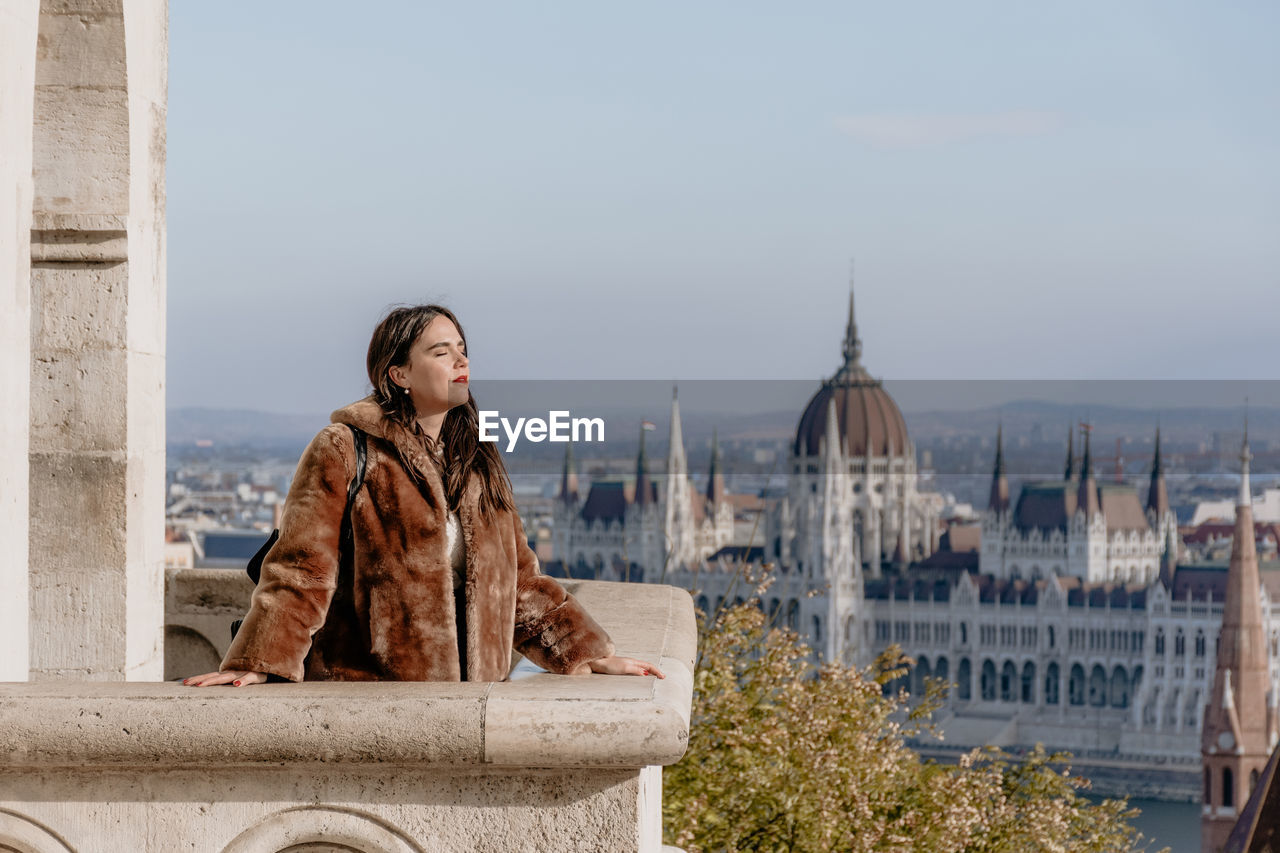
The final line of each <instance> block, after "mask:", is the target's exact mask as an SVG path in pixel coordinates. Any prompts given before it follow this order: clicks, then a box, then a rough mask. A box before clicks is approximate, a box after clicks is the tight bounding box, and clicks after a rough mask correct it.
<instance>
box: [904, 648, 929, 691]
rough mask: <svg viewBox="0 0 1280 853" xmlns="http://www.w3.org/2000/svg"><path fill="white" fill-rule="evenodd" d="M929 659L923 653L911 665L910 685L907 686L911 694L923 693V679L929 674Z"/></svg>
mask: <svg viewBox="0 0 1280 853" xmlns="http://www.w3.org/2000/svg"><path fill="white" fill-rule="evenodd" d="M930 674H931V673H930V672H929V659H928V658H927V657H924V656H923V655H922V656H921V657H920V660H918V661H917V662H916V665H915V666H913V667H911V687H910V688H909V690H910V692H911V695H912V696H923V695H924V680H925V679H926V678H928V677H929V676H930Z"/></svg>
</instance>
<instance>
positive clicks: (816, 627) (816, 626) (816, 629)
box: [813, 613, 822, 643]
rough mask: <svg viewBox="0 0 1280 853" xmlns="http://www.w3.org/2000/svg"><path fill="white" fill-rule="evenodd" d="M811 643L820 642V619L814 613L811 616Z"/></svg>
mask: <svg viewBox="0 0 1280 853" xmlns="http://www.w3.org/2000/svg"><path fill="white" fill-rule="evenodd" d="M813 641H814V642H815V643H821V642H822V617H821V616H819V615H818V614H816V613H815V614H813Z"/></svg>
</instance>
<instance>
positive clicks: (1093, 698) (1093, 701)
mask: <svg viewBox="0 0 1280 853" xmlns="http://www.w3.org/2000/svg"><path fill="white" fill-rule="evenodd" d="M1089 704H1090V705H1092V706H1093V707H1095V708H1102V707H1104V706H1105V705H1106V704H1107V671H1106V670H1105V669H1103V668H1102V666H1101V665H1100V664H1095V665H1094V667H1093V670H1092V671H1091V672H1090V673H1089Z"/></svg>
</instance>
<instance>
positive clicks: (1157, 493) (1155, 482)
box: [1147, 427, 1169, 521]
mask: <svg viewBox="0 0 1280 853" xmlns="http://www.w3.org/2000/svg"><path fill="white" fill-rule="evenodd" d="M1147 511H1148V512H1151V513H1154V514H1155V517H1156V520H1157V521H1159V519H1161V518H1163V517H1164V514H1165V513H1167V512H1168V511H1169V490H1168V488H1167V487H1166V485H1165V482H1164V464H1163V463H1162V462H1161V460H1160V427H1156V452H1155V457H1154V458H1153V459H1152V460H1151V487H1150V488H1149V489H1147Z"/></svg>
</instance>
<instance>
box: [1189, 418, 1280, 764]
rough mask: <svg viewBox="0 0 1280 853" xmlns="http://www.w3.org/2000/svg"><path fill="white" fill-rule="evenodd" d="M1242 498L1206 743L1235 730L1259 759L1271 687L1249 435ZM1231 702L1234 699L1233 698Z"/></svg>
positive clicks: (1241, 745) (1239, 742)
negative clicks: (1215, 702)
mask: <svg viewBox="0 0 1280 853" xmlns="http://www.w3.org/2000/svg"><path fill="white" fill-rule="evenodd" d="M1240 477H1241V485H1240V501H1239V505H1238V506H1237V507H1236V523H1235V531H1234V533H1233V535H1232V538H1231V563H1230V565H1229V566H1228V568H1227V594H1226V600H1225V601H1224V602H1223V607H1222V629H1221V633H1220V635H1219V638H1218V656H1217V661H1216V671H1215V673H1214V690H1213V693H1214V695H1215V696H1218V697H1221V698H1222V702H1221V705H1220V707H1214V706H1212V705H1211V706H1210V708H1209V713H1208V714H1206V716H1205V720H1204V728H1203V738H1204V739H1203V744H1204V746H1205V747H1206V748H1207V747H1208V746H1209V745H1212V744H1215V743H1216V742H1217V738H1218V737H1219V735H1220V733H1222V732H1224V731H1232V733H1233V737H1235V743H1234V744H1233V748H1234V750H1235V751H1236V752H1237V754H1240V755H1244V756H1256V757H1258V758H1259V759H1260V763H1261V762H1262V761H1265V760H1266V756H1267V753H1269V752H1270V751H1271V737H1270V734H1271V733H1270V732H1269V731H1267V720H1268V717H1267V701H1268V699H1267V693H1268V690H1269V689H1270V687H1271V678H1270V672H1269V664H1268V660H1267V645H1266V637H1265V635H1264V634H1263V632H1262V595H1261V590H1260V585H1259V579H1258V550H1257V543H1256V541H1255V531H1254V527H1253V504H1252V500H1251V499H1250V495H1249V438H1248V427H1247V425H1246V432H1245V439H1244V441H1243V442H1242V444H1241V448H1240ZM1228 703H1229V704H1228Z"/></svg>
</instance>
